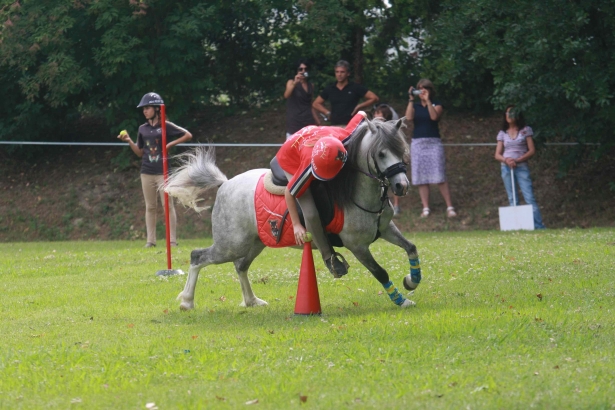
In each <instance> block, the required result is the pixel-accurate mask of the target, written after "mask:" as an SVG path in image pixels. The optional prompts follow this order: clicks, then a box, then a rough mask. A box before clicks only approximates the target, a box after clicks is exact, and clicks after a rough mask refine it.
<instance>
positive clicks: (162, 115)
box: [156, 104, 184, 276]
mask: <svg viewBox="0 0 615 410" xmlns="http://www.w3.org/2000/svg"><path fill="white" fill-rule="evenodd" d="M160 122H161V124H160V125H161V128H162V172H163V173H164V182H165V183H166V182H167V179H168V178H169V164H168V160H167V114H166V109H165V106H164V104H162V105H161V106H160ZM164 227H165V231H166V242H167V269H163V270H159V271H158V272H156V276H171V275H183V274H184V272H182V271H181V270H173V269H171V228H170V226H169V194H168V193H167V192H165V193H164Z"/></svg>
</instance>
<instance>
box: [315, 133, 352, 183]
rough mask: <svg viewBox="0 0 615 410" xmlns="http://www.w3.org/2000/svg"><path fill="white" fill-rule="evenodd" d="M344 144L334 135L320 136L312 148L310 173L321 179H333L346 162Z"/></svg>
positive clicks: (346, 155)
mask: <svg viewBox="0 0 615 410" xmlns="http://www.w3.org/2000/svg"><path fill="white" fill-rule="evenodd" d="M347 157H348V154H347V152H346V148H344V144H342V142H341V141H340V140H338V139H337V138H334V137H322V138H321V139H319V140H318V141H317V142H316V144H315V145H314V148H313V149H312V174H314V176H315V177H316V178H317V179H320V180H321V181H329V180H331V179H333V178H334V177H335V176H336V175H337V174H338V172H340V170H341V169H342V167H343V166H344V164H345V163H346V158H347Z"/></svg>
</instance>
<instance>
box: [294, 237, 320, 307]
mask: <svg viewBox="0 0 615 410" xmlns="http://www.w3.org/2000/svg"><path fill="white" fill-rule="evenodd" d="M320 314H322V310H321V309H320V296H319V295H318V282H317V281H316V270H315V269H314V256H313V255H312V235H311V234H310V233H309V232H308V233H306V235H305V243H304V244H303V257H302V258H301V270H300V271H299V284H298V286H297V297H296V298H295V315H320Z"/></svg>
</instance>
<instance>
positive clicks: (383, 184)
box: [352, 153, 407, 225]
mask: <svg viewBox="0 0 615 410" xmlns="http://www.w3.org/2000/svg"><path fill="white" fill-rule="evenodd" d="M369 158H370V155H369V153H368V154H367V155H366V158H365V159H366V161H367V171H368V172H364V171H362V170H360V169H358V168H355V169H356V170H357V171H359V172H360V173H362V174H363V175H366V176H368V177H369V178H372V179H375V180H377V181H378V182H380V189H381V190H382V196H381V197H380V209H379V210H377V211H370V210H369V209H365V208H363V207H362V206H361V205H359V204H357V203H356V202H355V201H354V199H353V200H352V203H353V204H355V206H356V207H357V208H359V209H361V210H362V211H365V212H368V213H370V214H378V225H380V216H381V215H382V212H383V211H384V207H385V206H386V201H387V200H388V199H389V197H388V195H387V194H388V191H389V186H390V185H391V184H390V182H389V178H392V177H393V176H395V175H397V174H401V173H402V172H403V173H404V174H405V173H406V171H407V168H406V164H404V163H403V161H400V162H397V163H395V164H393V165H391V166H390V167H388V168H387V169H385V170H384V171H380V168H379V167H378V162H377V161H376V158H374V154H373V153H372V155H371V159H372V162H373V163H374V166H375V167H376V172H375V174H376V175H374V173H372V172H371V171H372V170H371V169H370V168H371V167H370V162H369Z"/></svg>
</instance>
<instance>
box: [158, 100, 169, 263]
mask: <svg viewBox="0 0 615 410" xmlns="http://www.w3.org/2000/svg"><path fill="white" fill-rule="evenodd" d="M160 121H161V124H160V125H161V127H162V170H163V173H164V183H165V184H166V183H167V179H168V178H169V163H168V160H167V158H168V157H167V114H166V109H165V106H164V104H162V105H161V106H160ZM164 225H165V231H166V239H167V269H169V270H170V269H171V229H170V227H169V194H168V193H167V192H166V191H165V193H164Z"/></svg>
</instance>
